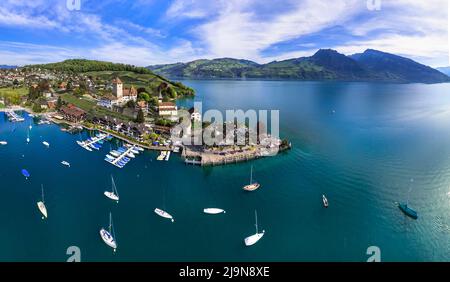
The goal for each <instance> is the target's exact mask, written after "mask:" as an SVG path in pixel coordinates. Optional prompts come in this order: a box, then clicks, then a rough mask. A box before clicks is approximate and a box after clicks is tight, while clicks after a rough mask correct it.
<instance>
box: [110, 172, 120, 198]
mask: <svg viewBox="0 0 450 282" xmlns="http://www.w3.org/2000/svg"><path fill="white" fill-rule="evenodd" d="M111 182H112V188H113V193H114V194H115V195H116V196H119V193H117V188H116V183H115V182H114V177H113V176H112V174H111Z"/></svg>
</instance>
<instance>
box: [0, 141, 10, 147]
mask: <svg viewBox="0 0 450 282" xmlns="http://www.w3.org/2000/svg"><path fill="white" fill-rule="evenodd" d="M0 145H3V146H4V145H8V142H6V141H0Z"/></svg>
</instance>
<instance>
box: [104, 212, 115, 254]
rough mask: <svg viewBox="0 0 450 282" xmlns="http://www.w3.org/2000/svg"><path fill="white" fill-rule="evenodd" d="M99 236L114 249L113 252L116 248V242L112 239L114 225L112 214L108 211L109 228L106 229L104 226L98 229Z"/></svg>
mask: <svg viewBox="0 0 450 282" xmlns="http://www.w3.org/2000/svg"><path fill="white" fill-rule="evenodd" d="M100 237H102V240H103V242H105V244H106V245H108V246H110V247H111V248H113V249H114V252H115V251H116V249H117V242H116V240H115V239H114V237H115V235H114V227H113V222H112V215H111V213H109V228H108V230H106V229H105V228H102V229H100Z"/></svg>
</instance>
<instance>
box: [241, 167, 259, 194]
mask: <svg viewBox="0 0 450 282" xmlns="http://www.w3.org/2000/svg"><path fill="white" fill-rule="evenodd" d="M260 186H261V185H260V184H259V183H258V182H253V166H252V168H251V171H250V184H249V185H246V186H244V187H243V188H242V189H244V190H245V191H255V190H256V189H258V188H259V187H260Z"/></svg>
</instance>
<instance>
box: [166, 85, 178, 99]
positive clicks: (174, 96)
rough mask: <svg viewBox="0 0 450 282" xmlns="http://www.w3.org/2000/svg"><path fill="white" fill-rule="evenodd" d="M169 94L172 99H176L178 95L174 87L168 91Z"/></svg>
mask: <svg viewBox="0 0 450 282" xmlns="http://www.w3.org/2000/svg"><path fill="white" fill-rule="evenodd" d="M167 91H168V92H169V96H170V98H172V99H176V98H177V96H178V94H177V91H175V89H173V87H169V89H168V90H167Z"/></svg>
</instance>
